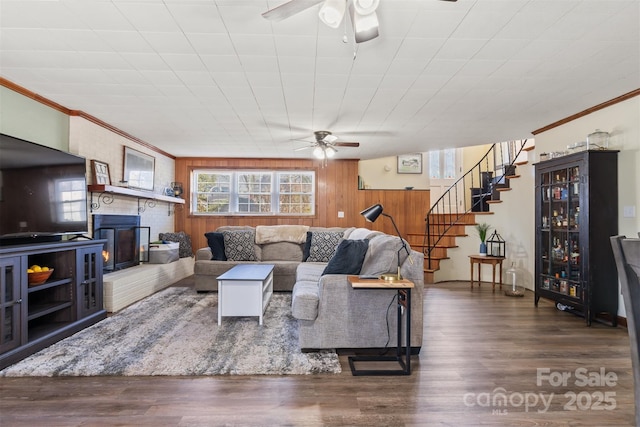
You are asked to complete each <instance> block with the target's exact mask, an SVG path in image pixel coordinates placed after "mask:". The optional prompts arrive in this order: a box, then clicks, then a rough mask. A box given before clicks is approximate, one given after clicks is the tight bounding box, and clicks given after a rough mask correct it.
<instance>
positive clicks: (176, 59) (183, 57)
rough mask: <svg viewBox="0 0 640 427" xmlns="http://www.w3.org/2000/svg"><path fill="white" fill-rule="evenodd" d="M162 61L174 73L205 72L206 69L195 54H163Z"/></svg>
mask: <svg viewBox="0 0 640 427" xmlns="http://www.w3.org/2000/svg"><path fill="white" fill-rule="evenodd" d="M160 56H161V57H162V59H163V60H164V61H165V62H166V63H167V65H169V67H171V69H172V70H175V71H206V70H207V67H206V65H205V64H204V63H203V62H202V58H200V57H199V56H198V55H196V54H195V53H188V54H183V53H164V54H162V55H160Z"/></svg>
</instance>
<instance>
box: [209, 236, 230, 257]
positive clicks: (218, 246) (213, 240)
mask: <svg viewBox="0 0 640 427" xmlns="http://www.w3.org/2000/svg"><path fill="white" fill-rule="evenodd" d="M204 237H206V238H207V244H208V245H209V247H210V248H211V254H212V255H213V259H214V260H215V261H226V260H227V255H225V253H224V235H223V234H222V233H217V232H215V231H212V232H209V233H204Z"/></svg>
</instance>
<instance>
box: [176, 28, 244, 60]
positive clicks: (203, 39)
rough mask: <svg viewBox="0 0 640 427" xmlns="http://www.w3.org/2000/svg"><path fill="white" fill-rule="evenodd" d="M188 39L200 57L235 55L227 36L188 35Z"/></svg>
mask: <svg viewBox="0 0 640 427" xmlns="http://www.w3.org/2000/svg"><path fill="white" fill-rule="evenodd" d="M186 36H187V39H188V40H189V42H190V43H191V46H192V47H193V49H194V50H195V51H196V52H198V54H199V55H235V54H236V51H235V49H234V47H233V44H232V43H231V39H230V38H229V36H228V35H227V34H209V33H206V34H205V33H186Z"/></svg>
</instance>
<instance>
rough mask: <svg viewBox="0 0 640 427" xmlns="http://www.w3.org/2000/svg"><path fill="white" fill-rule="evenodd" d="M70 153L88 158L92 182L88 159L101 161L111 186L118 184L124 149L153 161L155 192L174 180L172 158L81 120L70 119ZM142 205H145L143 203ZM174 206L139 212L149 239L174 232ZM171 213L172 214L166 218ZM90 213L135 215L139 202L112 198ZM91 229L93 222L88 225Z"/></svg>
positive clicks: (164, 205)
mask: <svg viewBox="0 0 640 427" xmlns="http://www.w3.org/2000/svg"><path fill="white" fill-rule="evenodd" d="M70 119H71V120H70V132H69V150H70V151H71V152H72V153H75V154H78V155H80V156H83V157H85V158H86V159H87V171H88V172H87V175H88V180H89V183H92V182H91V179H92V177H91V172H90V171H91V169H90V167H91V162H90V161H91V160H92V159H93V160H100V161H101V162H104V163H107V164H108V165H109V172H110V174H111V183H112V184H113V185H117V184H118V183H119V181H121V180H122V178H123V171H124V163H123V159H124V147H125V146H128V147H131V148H133V149H135V150H138V151H141V152H143V153H145V154H148V155H150V156H153V157H154V158H155V174H154V182H155V187H156V188H155V190H154V192H155V193H159V194H162V191H163V189H164V187H165V186H169V184H170V183H171V182H172V181H173V180H174V176H175V175H174V173H175V162H174V160H173V159H172V158H170V157H167V156H164V155H162V154H159V153H157V152H155V151H153V150H150V149H148V148H146V147H144V146H141V145H140V144H137V143H135V142H133V141H131V140H129V139H127V138H124V137H122V136H120V135H117V134H115V133H113V132H111V131H109V130H108V129H105V128H104V127H102V126H98V125H96V124H94V123H92V122H90V121H88V120H86V119H83V118H81V117H77V116H74V117H71V118H70ZM97 198H98V194H93V200H97ZM142 206H144V204H142ZM175 206H177V205H171V210H169V207H168V206H167V204H166V203H164V202H160V201H159V202H157V203H156V206H155V207H149V206H147V207H146V209H145V210H144V212H141V213H140V222H141V225H142V226H143V227H151V240H152V241H153V240H157V239H158V234H159V233H165V232H172V231H174V217H173V209H174V207H175ZM169 212H171V215H169ZM93 213H97V214H119V215H138V201H137V199H134V198H128V197H122V196H115V197H114V200H113V203H111V204H105V203H101V204H100V208H99V209H97V210H95V211H94V212H93ZM89 227H90V229H92V227H93V226H92V221H90V225H89Z"/></svg>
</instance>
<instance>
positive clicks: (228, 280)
mask: <svg viewBox="0 0 640 427" xmlns="http://www.w3.org/2000/svg"><path fill="white" fill-rule="evenodd" d="M273 267H274V266H273V264H240V265H236V266H235V267H233V268H231V270H229V271H227V272H226V273H223V274H221V275H220V276H218V325H220V324H221V322H222V316H225V317H229V316H259V318H260V320H259V322H260V325H262V318H263V315H264V311H265V310H266V308H267V305H268V304H269V300H270V299H271V295H272V294H273Z"/></svg>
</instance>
